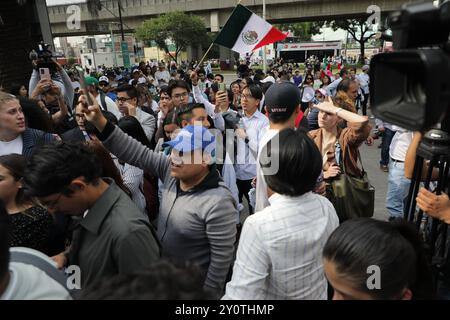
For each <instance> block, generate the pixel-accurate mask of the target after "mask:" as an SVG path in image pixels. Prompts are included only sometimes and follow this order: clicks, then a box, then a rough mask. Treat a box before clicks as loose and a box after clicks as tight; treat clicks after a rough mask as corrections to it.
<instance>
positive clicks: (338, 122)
mask: <svg viewBox="0 0 450 320" xmlns="http://www.w3.org/2000/svg"><path fill="white" fill-rule="evenodd" d="M315 108H317V109H319V116H318V124H319V129H317V130H313V131H310V132H309V135H310V137H311V138H312V139H313V140H314V142H315V143H316V145H317V147H318V148H319V150H320V152H321V155H322V164H323V174H324V180H325V182H326V183H327V197H328V198H329V199H330V200H332V190H331V181H332V180H333V179H334V178H336V177H338V176H339V175H340V174H341V166H343V167H344V169H345V172H346V174H349V175H351V176H355V177H360V176H361V175H362V171H361V169H359V167H358V165H357V162H358V149H359V147H360V146H361V144H362V143H363V142H364V141H366V139H367V137H368V136H369V134H370V130H371V126H370V124H369V119H368V118H367V117H366V116H360V115H358V114H357V113H355V112H354V109H353V108H354V106H353V105H352V104H350V103H349V102H347V101H346V100H345V99H344V98H343V97H336V98H333V99H332V98H331V97H328V100H326V102H323V103H320V104H318V105H316V106H315Z"/></svg>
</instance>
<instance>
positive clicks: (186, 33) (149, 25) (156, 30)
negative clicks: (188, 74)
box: [135, 12, 208, 61]
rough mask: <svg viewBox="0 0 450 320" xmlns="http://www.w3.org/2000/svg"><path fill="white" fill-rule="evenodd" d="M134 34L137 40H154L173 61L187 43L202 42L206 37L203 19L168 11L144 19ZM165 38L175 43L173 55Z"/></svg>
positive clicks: (196, 43)
mask: <svg viewBox="0 0 450 320" xmlns="http://www.w3.org/2000/svg"><path fill="white" fill-rule="evenodd" d="M135 36H136V38H137V39H139V40H143V41H151V40H153V41H155V42H156V44H157V46H158V47H159V48H160V49H162V50H164V51H165V52H166V53H167V54H169V55H170V57H171V58H172V59H173V60H174V61H177V60H178V54H179V53H180V52H181V51H183V50H185V49H186V48H187V46H188V45H194V46H195V45H199V44H204V43H205V42H206V41H207V39H208V36H207V33H206V26H205V24H204V22H203V20H202V19H201V18H200V17H197V16H191V15H187V14H185V13H183V12H170V13H166V14H163V15H161V16H159V17H158V18H154V19H150V20H146V21H144V22H143V23H142V25H141V26H140V27H138V28H137V29H136V32H135ZM167 40H170V41H172V42H173V44H174V45H175V56H172V54H171V53H170V52H169V46H168V44H167Z"/></svg>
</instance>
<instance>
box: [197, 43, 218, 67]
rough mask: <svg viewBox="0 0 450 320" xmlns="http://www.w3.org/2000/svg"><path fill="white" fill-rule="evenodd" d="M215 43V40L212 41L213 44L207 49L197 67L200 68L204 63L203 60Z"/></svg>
mask: <svg viewBox="0 0 450 320" xmlns="http://www.w3.org/2000/svg"><path fill="white" fill-rule="evenodd" d="M213 45H214V41H213V42H212V43H211V45H210V46H209V48H208V50H206V52H205V54H204V55H203V57H202V59H201V60H200V62H199V63H198V64H197V69H199V68H200V66H201V65H202V64H203V61H204V60H205V58H206V56H207V55H208V53H209V51H210V50H211V48H212V47H213Z"/></svg>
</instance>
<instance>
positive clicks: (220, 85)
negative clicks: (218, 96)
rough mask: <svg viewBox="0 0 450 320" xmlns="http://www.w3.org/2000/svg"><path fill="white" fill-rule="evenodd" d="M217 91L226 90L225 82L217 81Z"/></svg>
mask: <svg viewBox="0 0 450 320" xmlns="http://www.w3.org/2000/svg"><path fill="white" fill-rule="evenodd" d="M219 91H227V85H226V84H225V83H219Z"/></svg>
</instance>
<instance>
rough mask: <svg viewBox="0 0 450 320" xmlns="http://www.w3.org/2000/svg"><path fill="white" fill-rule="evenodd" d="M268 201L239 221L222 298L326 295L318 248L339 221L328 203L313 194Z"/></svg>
mask: <svg viewBox="0 0 450 320" xmlns="http://www.w3.org/2000/svg"><path fill="white" fill-rule="evenodd" d="M269 202H270V206H269V207H267V208H265V209H264V210H263V211H260V212H257V213H255V214H254V215H252V216H249V217H248V218H247V220H246V221H245V223H244V228H243V229H242V234H241V238H240V241H239V247H238V250H237V256H236V262H235V264H234V269H233V278H232V279H231V281H230V282H229V283H228V284H227V287H226V293H225V296H224V297H223V298H222V299H226V300H228V299H231V300H240V299H245V300H261V299H266V300H275V299H305V300H318V299H321V300H325V299H327V280H326V278H325V275H324V271H323V263H322V250H323V247H324V246H325V243H326V241H327V239H328V237H329V236H330V234H331V233H332V232H333V231H334V229H336V228H337V227H338V224H339V220H338V217H337V215H336V211H335V210H334V208H333V205H332V204H331V202H329V201H328V200H327V199H326V198H325V197H322V196H320V195H317V194H313V193H312V192H309V193H307V194H304V195H302V196H300V197H288V196H283V195H279V194H274V195H273V196H271V197H270V198H269Z"/></svg>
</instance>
